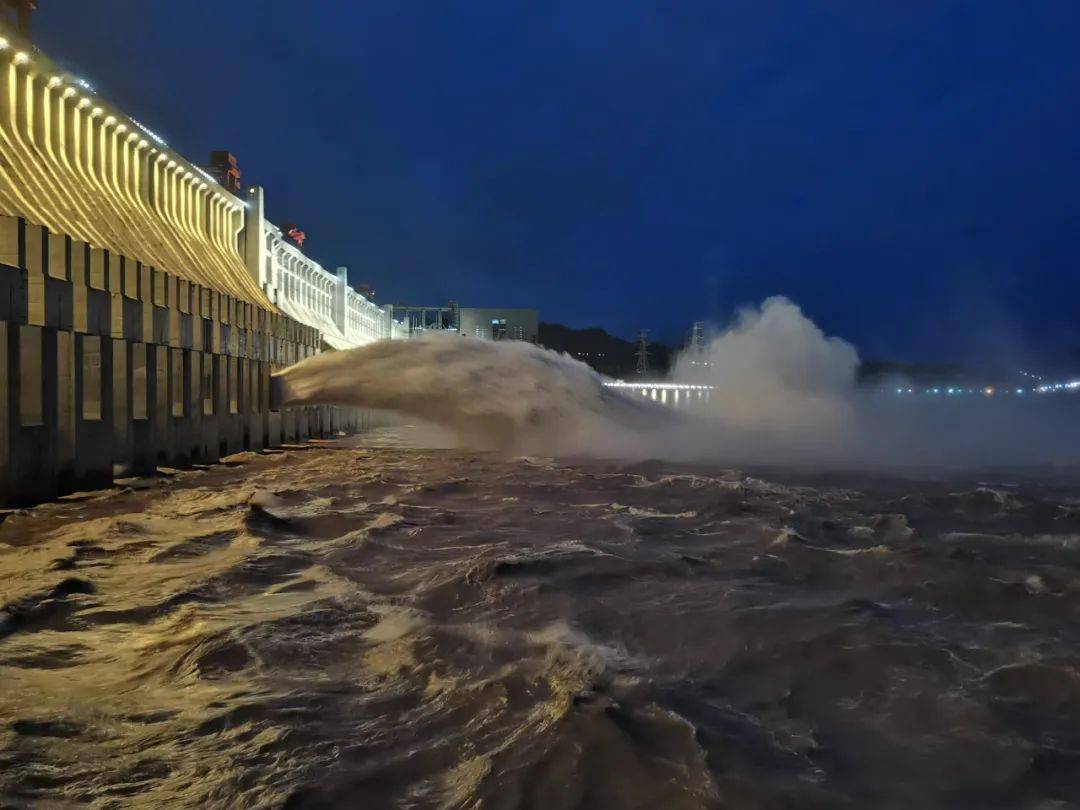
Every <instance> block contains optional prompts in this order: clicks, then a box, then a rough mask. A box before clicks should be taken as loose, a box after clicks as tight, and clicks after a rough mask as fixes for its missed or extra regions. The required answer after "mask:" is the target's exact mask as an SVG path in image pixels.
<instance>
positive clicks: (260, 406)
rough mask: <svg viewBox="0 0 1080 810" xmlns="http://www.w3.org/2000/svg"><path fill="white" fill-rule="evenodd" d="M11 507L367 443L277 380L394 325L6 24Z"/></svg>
mask: <svg viewBox="0 0 1080 810" xmlns="http://www.w3.org/2000/svg"><path fill="white" fill-rule="evenodd" d="M0 76H2V86H0V502H2V503H22V502H27V501H32V500H37V499H41V498H46V497H51V496H54V495H56V494H59V493H62V492H64V491H70V490H73V489H78V488H83V487H87V486H96V485H101V484H104V483H108V482H110V481H111V480H112V478H113V475H114V473H116V472H121V471H123V472H128V471H140V470H147V469H150V470H152V469H153V468H154V467H155V466H157V465H159V464H178V463H185V462H206V461H214V460H216V459H217V458H219V457H220V456H221V455H224V454H227V453H232V452H236V451H239V450H242V449H245V448H249V449H258V448H262V447H266V446H273V445H277V444H280V443H282V442H288V441H296V440H300V439H304V438H306V437H310V436H324V435H330V434H332V433H336V432H338V431H339V430H352V429H355V428H357V427H358V426H359V425H360V423H361V422H362V420H363V419H365V418H366V415H365V414H363V413H361V412H358V411H355V410H350V409H341V408H329V407H317V408H316V407H307V408H292V409H282V410H280V411H278V410H272V409H271V407H270V402H269V385H270V375H271V373H272V372H273V371H274V370H275V369H277V368H280V367H283V366H286V365H289V364H291V363H294V362H296V361H298V360H300V359H303V358H304V357H308V356H310V355H312V354H315V353H317V352H319V351H321V350H323V349H324V348H347V347H350V346H359V345H363V344H365V343H369V342H372V341H374V340H378V339H381V338H387V337H392V336H393V335H394V322H393V320H392V318H391V317H390V314H389V312H388V311H384V310H382V309H380V308H379V307H378V306H376V305H375V304H374V303H373V302H371V301H369V300H367V299H366V298H364V297H363V296H361V295H360V294H359V293H357V292H356V291H355V290H353V289H351V288H350V287H349V285H348V283H347V280H346V274H345V269H344V268H339V269H337V270H336V271H335V272H333V273H330V272H328V271H326V270H324V269H323V268H322V267H321V266H320V265H319V264H318V263H317V262H314V261H313V260H311V259H309V258H308V257H306V256H304V255H303V253H301V252H300V251H299V250H297V249H296V248H295V247H293V246H292V245H290V244H288V242H287V241H286V240H285V239H284V238H283V237H282V234H281V232H280V231H279V230H278V229H277V228H275V227H274V226H273V225H271V224H270V223H269V222H267V220H266V218H265V215H264V210H263V191H262V189H261V188H259V187H257V186H251V187H247V188H245V189H243V191H242V195H243V196H238V195H236V194H233V193H232V192H231V191H229V190H227V189H225V188H223V187H222V186H221V185H219V184H218V183H217V182H216V181H215V180H214V178H213V177H212V176H211V175H209V174H208V173H207V172H205V171H204V170H203V169H201V168H200V167H198V166H196V165H195V164H193V163H191V162H189V161H187V160H186V159H184V158H183V157H182V156H180V155H179V154H177V153H175V152H174V151H172V150H170V149H169V147H168V146H167V145H166V144H165V142H164V141H163V140H162V139H161V138H160V137H159V136H157V135H156V134H155V133H154V132H152V131H151V130H150V129H148V128H146V127H145V126H144V125H142V124H141V123H140V122H139V121H137V120H136V119H134V118H132V117H130V116H128V115H126V114H124V113H123V112H121V111H120V110H118V109H116V108H115V107H114V106H112V105H111V104H109V103H108V101H107V100H105V99H103V98H102V97H100V96H99V95H97V94H96V93H94V92H92V91H91V90H89V88H88V87H87V86H85V83H82V82H80V81H79V80H78V79H76V78H75V77H72V76H71V75H70V74H68V73H66V72H65V71H63V70H61V69H60V68H58V67H57V66H56V65H55V64H54V63H53V62H52V61H51V60H49V59H48V58H47V57H46V56H45V55H44V54H42V53H40V52H39V51H37V50H36V49H35V48H33V46H32V45H31V44H30V43H29V42H28V41H26V40H25V39H22V38H21V37H20V36H19V35H18V34H17V33H15V32H14V31H13V30H11V29H10V28H9V27H8V26H6V25H4V24H2V23H0Z"/></svg>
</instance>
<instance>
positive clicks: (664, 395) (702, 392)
mask: <svg viewBox="0 0 1080 810" xmlns="http://www.w3.org/2000/svg"><path fill="white" fill-rule="evenodd" d="M604 385H605V386H607V387H608V388H618V389H621V390H623V391H625V392H627V393H636V394H641V395H642V396H643V397H648V398H649V399H652V400H655V401H656V402H659V403H661V404H662V405H670V406H672V407H674V408H682V407H686V406H689V405H692V404H693V403H695V402H708V401H709V400H710V399H711V398H712V392H713V386H711V385H695V384H692V383H670V382H645V381H642V382H626V381H625V380H609V381H607V382H605V383H604Z"/></svg>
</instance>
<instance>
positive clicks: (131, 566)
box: [0, 434, 1080, 810]
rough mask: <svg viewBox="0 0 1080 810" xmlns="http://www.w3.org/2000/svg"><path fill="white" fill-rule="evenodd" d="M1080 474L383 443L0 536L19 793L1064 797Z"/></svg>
mask: <svg viewBox="0 0 1080 810" xmlns="http://www.w3.org/2000/svg"><path fill="white" fill-rule="evenodd" d="M1078 563H1080V488H1077V487H1065V486H1053V485H1051V484H1049V483H1045V482H1043V483H1031V482H1023V481H1020V482H1019V483H1017V482H1009V481H1005V480H1000V481H994V482H979V481H975V480H971V481H963V480H949V481H941V480H938V481H933V480H924V481H920V482H913V481H911V480H906V481H905V480H899V479H892V480H886V479H880V480H879V479H874V478H871V477H867V476H862V477H858V478H856V477H848V478H845V477H844V476H839V475H833V476H830V477H829V478H827V479H826V478H821V477H818V478H816V479H814V478H812V477H805V476H804V477H803V478H801V479H799V480H796V479H795V478H794V477H793V476H790V475H789V476H786V477H785V476H780V475H768V474H762V473H760V472H758V473H757V474H756V475H750V474H747V473H745V472H740V471H737V470H725V469H721V468H703V467H690V466H687V465H675V464H667V463H660V462H646V463H638V464H617V463H613V462H608V463H605V462H598V461H585V462H572V461H555V460H551V459H543V458H517V459H509V460H508V459H502V458H499V457H497V456H494V455H486V454H476V453H470V452H467V451H461V450H421V449H413V448H409V447H404V446H400V445H398V444H397V443H396V440H395V439H394V437H393V436H392V435H390V434H380V436H376V437H368V438H366V439H363V440H359V441H354V442H342V443H337V444H334V445H330V446H324V447H319V448H315V449H291V450H286V451H284V452H280V453H268V454H265V455H251V456H248V457H247V458H246V460H244V462H243V463H242V464H238V465H237V466H231V467H230V466H219V467H214V468H211V469H206V470H192V471H185V472H180V473H177V474H175V475H174V476H172V477H171V478H168V479H155V480H140V481H132V482H129V486H127V487H125V488H121V489H119V490H115V491H110V492H105V493H100V494H95V495H92V496H84V497H81V498H75V499H69V500H67V501H64V502H60V503H56V504H50V505H45V506H42V507H38V508H36V509H33V510H26V511H20V512H15V513H12V514H9V515H8V516H7V517H6V519H5V520H4V522H3V523H2V524H0V572H2V579H0V610H2V612H0V682H2V684H3V689H0V801H2V802H6V803H11V804H14V805H25V804H34V803H37V802H40V803H43V804H65V803H83V802H89V803H95V804H97V805H99V806H103V807H114V806H124V805H129V804H140V805H141V804H151V803H155V804H157V805H159V806H165V807H179V806H188V807H236V806H245V807H281V806H285V807H355V806H364V807H398V808H536V810H541V809H543V810H555V809H557V808H672V809H673V810H677V809H678V808H713V807H717V808H720V807H725V808H727V807H730V808H793V807H798V808H815V807H820V808H826V807H827V808H835V807H850V808H863V807H871V806H873V807H887V808H910V807H920V808H935V807H943V808H944V807H985V808H993V807H1031V808H1050V807H1071V806H1078V805H1077V804H1076V803H1077V802H1080V674H1078V673H1080V573H1078V572H1080V565H1078Z"/></svg>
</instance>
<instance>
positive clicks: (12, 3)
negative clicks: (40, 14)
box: [2, 0, 37, 37]
mask: <svg viewBox="0 0 1080 810" xmlns="http://www.w3.org/2000/svg"><path fill="white" fill-rule="evenodd" d="M2 3H3V5H4V6H6V7H8V8H12V9H15V16H16V19H17V22H16V28H17V29H18V31H19V33H20V34H22V35H23V36H24V37H28V36H30V15H31V14H33V13H34V12H35V11H37V0H2Z"/></svg>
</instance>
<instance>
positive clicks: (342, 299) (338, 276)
mask: <svg viewBox="0 0 1080 810" xmlns="http://www.w3.org/2000/svg"><path fill="white" fill-rule="evenodd" d="M263 239H264V242H265V248H266V250H265V259H264V263H265V265H264V267H263V268H261V271H260V273H259V283H260V285H261V286H262V288H263V290H264V291H265V292H266V295H267V297H268V298H269V299H270V300H271V301H272V302H273V303H274V304H275V305H276V306H277V307H278V308H279V309H281V310H282V311H283V312H285V313H286V314H287V315H289V316H291V317H293V318H295V319H296V320H298V321H300V322H301V323H306V324H308V325H309V326H314V327H315V328H316V329H318V330H319V331H321V332H322V333H323V339H324V340H325V341H326V342H327V343H328V344H329V345H330V346H332V347H334V348H335V349H350V348H354V347H356V346H364V345H366V344H368V343H374V342H375V341H376V340H383V339H388V338H392V337H396V336H397V335H395V334H394V332H395V330H394V328H393V321H392V319H391V316H390V312H389V310H388V309H383V308H382V307H379V306H378V305H377V304H375V303H374V302H372V301H369V300H368V299H367V298H365V297H364V296H363V295H361V294H360V293H358V292H357V291H356V290H354V289H353V288H352V287H350V286H349V282H348V277H347V274H346V270H345V268H344V267H339V268H337V270H336V272H334V273H331V272H329V271H328V270H326V269H324V268H323V267H322V265H320V264H319V263H318V262H316V261H315V260H314V259H311V258H309V257H308V256H305V255H304V254H303V253H302V252H301V251H300V250H299V249H298V248H297V247H296V246H294V245H292V244H290V243H289V242H288V241H287V240H286V239H285V237H284V236H283V235H282V233H281V230H280V229H279V228H277V227H276V226H274V225H272V224H271V223H269V222H267V221H266V220H265V219H264V220H263Z"/></svg>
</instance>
